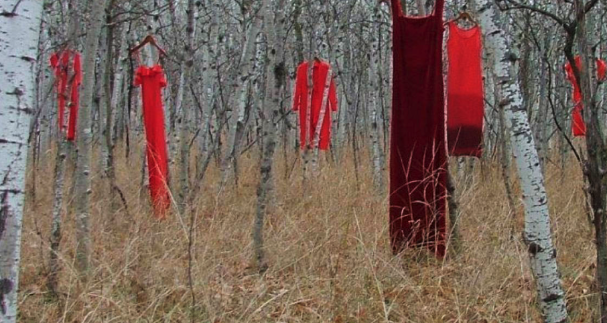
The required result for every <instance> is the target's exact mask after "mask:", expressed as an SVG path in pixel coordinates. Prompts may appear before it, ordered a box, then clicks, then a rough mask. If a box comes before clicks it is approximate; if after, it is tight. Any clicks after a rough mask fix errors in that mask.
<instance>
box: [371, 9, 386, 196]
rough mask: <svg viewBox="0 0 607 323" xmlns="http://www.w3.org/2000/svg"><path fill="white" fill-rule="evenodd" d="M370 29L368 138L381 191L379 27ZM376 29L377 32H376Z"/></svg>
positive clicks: (375, 174) (382, 167)
mask: <svg viewBox="0 0 607 323" xmlns="http://www.w3.org/2000/svg"><path fill="white" fill-rule="evenodd" d="M373 12H374V13H373V17H374V19H377V20H379V18H380V17H379V7H378V6H377V5H376V6H374V8H373ZM373 27H374V28H372V29H371V30H370V34H371V60H370V66H369V71H368V73H369V86H370V89H369V97H370V98H369V105H370V110H371V131H370V132H369V133H370V139H371V147H372V156H373V184H374V186H375V189H376V190H377V191H378V192H382V191H383V190H384V178H383V173H384V172H383V170H384V166H383V165H384V160H383V155H382V149H381V144H380V137H381V132H380V127H379V124H380V120H379V118H380V115H379V113H378V107H380V106H381V104H380V98H378V93H380V91H379V86H380V85H379V82H378V72H379V68H380V66H381V64H380V62H379V37H381V34H379V28H377V26H375V25H374V26H373ZM376 31H378V32H376Z"/></svg>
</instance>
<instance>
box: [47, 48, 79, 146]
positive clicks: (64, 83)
mask: <svg viewBox="0 0 607 323" xmlns="http://www.w3.org/2000/svg"><path fill="white" fill-rule="evenodd" d="M50 64H51V67H52V68H53V71H54V72H55V78H56V79H57V105H58V106H59V107H58V108H59V116H58V118H57V119H58V121H59V129H60V131H61V132H66V139H67V140H69V141H74V139H76V121H77V120H78V107H79V90H80V84H81V83H82V68H81V64H80V54H79V53H78V52H76V51H72V50H64V51H62V52H58V53H54V54H53V55H52V56H51V59H50ZM70 76H72V78H71V79H68V78H70ZM68 86H69V88H70V96H69V101H67V102H68V103H69V104H68V108H69V110H68V120H67V127H66V126H65V106H66V100H67V98H68V96H67V93H66V91H67V90H68ZM66 128H67V129H66Z"/></svg>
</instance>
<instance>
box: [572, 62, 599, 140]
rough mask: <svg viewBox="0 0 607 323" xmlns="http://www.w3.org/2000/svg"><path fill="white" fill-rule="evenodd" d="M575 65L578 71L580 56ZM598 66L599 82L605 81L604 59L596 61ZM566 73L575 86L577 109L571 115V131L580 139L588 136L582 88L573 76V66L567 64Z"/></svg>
mask: <svg viewBox="0 0 607 323" xmlns="http://www.w3.org/2000/svg"><path fill="white" fill-rule="evenodd" d="M575 65H576V66H577V67H578V69H579V68H580V67H581V65H582V64H581V59H580V56H579V55H578V56H576V57H575ZM596 66H597V76H598V79H599V81H604V80H605V76H606V74H607V73H606V72H607V64H606V63H605V61H604V60H602V59H597V60H596ZM565 71H566V72H567V78H568V79H569V82H571V84H573V103H574V104H575V107H574V108H573V112H572V115H571V120H572V126H571V130H572V132H573V136H575V137H580V136H585V135H586V124H585V123H584V118H583V116H582V109H583V108H584V106H583V105H582V93H581V92H580V87H579V85H578V84H577V82H576V79H575V75H574V74H573V68H571V64H569V63H567V64H565Z"/></svg>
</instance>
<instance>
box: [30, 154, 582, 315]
mask: <svg viewBox="0 0 607 323" xmlns="http://www.w3.org/2000/svg"><path fill="white" fill-rule="evenodd" d="M249 153H250V155H249V156H245V157H243V159H242V160H241V163H240V164H241V167H242V176H241V178H240V183H239V187H237V188H235V187H229V188H227V189H226V190H224V191H223V192H221V193H220V194H218V193H217V191H218V190H217V187H216V186H215V183H216V182H217V180H218V178H219V174H218V172H217V169H215V168H211V169H210V170H209V172H208V176H207V178H206V180H205V185H204V190H203V193H202V194H201V198H200V200H199V206H198V208H197V219H198V221H197V223H196V230H195V245H194V253H195V261H194V267H193V273H194V280H195V286H194V290H195V294H196V299H197V304H196V305H197V306H196V308H194V309H193V311H194V312H193V316H194V321H195V322H538V321H540V319H539V316H538V315H539V314H538V311H537V308H536V306H535V292H534V283H533V280H532V277H531V274H530V271H529V269H528V265H527V255H526V252H525V250H524V246H523V245H522V243H521V242H520V232H521V231H522V225H523V222H522V213H521V209H520V205H519V210H518V216H517V219H516V223H515V226H516V232H517V235H516V237H515V240H514V241H513V240H511V239H510V228H511V226H512V220H511V217H510V216H509V215H508V214H509V213H508V206H507V201H506V198H505V193H504V189H503V184H502V179H501V176H500V173H499V168H498V167H497V166H496V165H485V166H484V167H483V169H482V171H481V168H480V167H477V169H476V172H475V174H474V175H473V181H472V184H471V185H470V186H469V187H468V188H464V187H463V184H462V183H463V181H462V180H458V184H459V185H458V189H459V194H460V202H461V206H460V207H461V210H462V223H461V230H462V237H463V248H462V251H461V253H460V254H459V255H456V256H453V257H450V258H449V259H446V260H444V261H438V260H436V259H434V258H433V257H431V256H428V255H427V254H426V252H425V251H422V250H415V251H409V252H407V253H406V254H404V255H401V256H399V257H394V256H392V254H391V251H390V248H389V241H388V233H387V225H388V212H387V199H386V195H385V194H384V195H378V194H376V193H374V191H373V187H372V181H371V176H370V175H371V174H370V170H369V169H368V164H369V163H367V162H366V161H367V159H365V160H364V161H365V162H363V166H362V167H363V168H362V169H361V170H360V174H359V177H360V183H359V185H358V186H357V183H356V179H355V178H356V177H355V174H354V167H353V163H352V158H347V160H345V161H344V162H343V163H340V164H339V165H331V164H325V165H324V166H323V168H322V170H321V174H320V175H319V178H318V179H317V180H316V181H314V183H312V184H311V186H310V187H309V189H308V190H307V191H305V192H304V190H303V186H302V183H301V176H300V166H299V165H297V166H296V167H295V171H294V173H293V175H292V176H291V178H289V179H288V180H285V178H284V173H285V172H284V162H283V160H282V153H280V154H277V159H276V160H277V166H278V170H277V173H276V174H277V183H276V186H277V187H276V188H277V190H276V193H277V194H276V195H277V196H276V203H275V208H273V210H272V212H271V215H270V216H269V218H268V219H267V221H266V228H265V234H266V245H267V255H268V257H269V264H270V268H269V270H268V272H267V273H266V274H265V275H263V276H260V275H258V274H256V273H255V271H254V270H253V268H251V266H250V264H251V260H250V259H251V258H252V248H251V237H250V232H251V226H252V221H253V216H254V210H255V203H256V186H257V174H258V169H257V152H255V151H251V152H249ZM52 156H54V153H53V152H49V153H48V154H47V155H46V160H52V159H53V158H52ZM140 156H141V155H140V153H136V154H133V157H132V158H131V162H130V163H128V164H127V163H125V161H124V159H123V157H121V158H120V159H119V161H118V176H119V179H120V182H119V184H120V187H121V188H122V190H123V191H124V192H125V195H126V198H127V201H128V207H129V215H127V214H126V213H125V212H124V210H121V211H119V212H117V213H116V214H108V213H107V209H108V208H107V205H109V202H108V200H107V194H104V192H103V191H102V190H103V189H104V184H103V183H104V182H103V180H102V179H100V178H94V187H95V188H96V190H95V192H94V194H93V199H92V200H93V201H94V204H93V207H92V219H93V221H92V232H93V239H94V255H93V257H94V259H93V270H92V273H91V279H90V280H89V281H88V282H87V283H81V282H79V280H78V278H77V275H76V272H75V270H74V269H73V262H74V250H75V243H76V242H75V239H74V235H75V234H74V215H73V214H72V213H69V212H68V213H66V215H65V217H64V231H63V236H64V239H63V241H62V251H61V259H62V261H63V270H62V274H61V281H60V291H61V297H60V298H59V299H52V298H50V297H49V296H48V293H47V292H46V290H45V287H44V286H45V280H46V265H45V263H46V258H48V252H49V251H48V236H49V228H50V216H51V214H50V209H51V205H52V181H53V179H52V169H53V165H52V164H53V162H52V161H49V162H48V163H46V164H44V163H43V164H41V165H40V166H39V171H38V175H37V176H38V180H37V183H36V190H37V196H36V200H35V201H33V200H32V198H30V199H29V203H28V206H27V213H26V217H25V223H24V234H23V260H22V261H23V265H22V270H21V286H20V287H21V288H20V305H19V306H20V311H21V319H20V322H188V321H189V320H190V315H191V314H192V312H191V311H192V308H191V306H190V305H191V295H190V291H189V287H188V280H187V264H188V259H187V231H188V228H187V224H188V219H185V218H181V217H180V216H178V215H173V216H171V217H170V218H169V220H167V221H165V222H162V223H157V222H156V221H155V220H154V219H153V217H152V215H151V214H150V211H149V207H148V206H147V200H146V198H147V197H146V192H145V191H143V192H141V191H140V188H139V183H140V178H141V174H140V171H139V170H140V165H141V160H142V159H141V158H140ZM290 158H294V155H293V156H291V157H290ZM67 181H68V183H69V181H70V178H69V176H68V178H67ZM547 183H548V185H547V186H548V191H549V197H550V209H551V216H552V223H553V229H554V233H555V238H556V244H557V247H558V251H559V253H558V260H559V263H560V266H561V271H562V275H563V281H564V285H565V288H566V290H567V299H568V305H569V310H570V313H571V315H572V318H573V321H574V322H590V321H591V319H590V311H589V309H590V307H591V306H590V304H589V302H590V296H591V290H592V279H593V278H592V276H593V269H592V268H593V263H594V248H593V243H592V231H591V230H590V226H589V224H588V221H587V218H586V215H585V213H584V199H583V194H582V193H581V187H582V182H581V173H580V172H579V170H578V168H576V166H575V164H574V163H573V162H572V163H571V167H570V169H568V170H567V171H566V173H565V174H562V173H561V172H560V170H559V169H557V168H555V167H554V166H549V169H548V178H547ZM31 184H32V183H31V182H30V183H29V185H30V189H31ZM140 194H142V195H141V196H143V197H140ZM519 195H520V194H519V193H518V190H517V196H519ZM517 201H518V199H517ZM519 204H520V202H519ZM112 219H113V220H112Z"/></svg>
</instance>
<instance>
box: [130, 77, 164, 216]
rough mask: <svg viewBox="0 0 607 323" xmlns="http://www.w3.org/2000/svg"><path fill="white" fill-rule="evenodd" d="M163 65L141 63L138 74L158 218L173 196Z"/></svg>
mask: <svg viewBox="0 0 607 323" xmlns="http://www.w3.org/2000/svg"><path fill="white" fill-rule="evenodd" d="M166 84H167V83H166V79H165V77H164V71H163V70H162V66H160V65H154V66H152V67H148V66H140V67H139V68H137V71H136V73H135V86H141V96H142V99H143V123H144V126H145V137H146V142H147V161H148V174H149V179H150V196H151V198H152V204H153V206H154V211H155V213H156V217H157V218H161V219H162V218H164V217H165V211H166V210H167V209H168V208H169V206H170V203H171V199H170V193H169V188H168V181H169V167H168V158H167V144H166V137H165V131H164V111H163V109H164V108H163V102H162V92H161V91H162V88H164V87H165V86H166Z"/></svg>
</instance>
